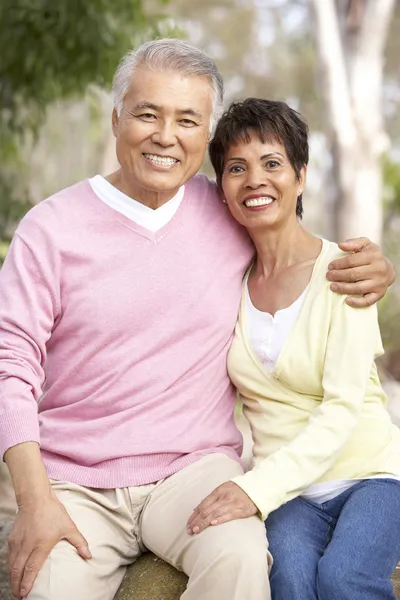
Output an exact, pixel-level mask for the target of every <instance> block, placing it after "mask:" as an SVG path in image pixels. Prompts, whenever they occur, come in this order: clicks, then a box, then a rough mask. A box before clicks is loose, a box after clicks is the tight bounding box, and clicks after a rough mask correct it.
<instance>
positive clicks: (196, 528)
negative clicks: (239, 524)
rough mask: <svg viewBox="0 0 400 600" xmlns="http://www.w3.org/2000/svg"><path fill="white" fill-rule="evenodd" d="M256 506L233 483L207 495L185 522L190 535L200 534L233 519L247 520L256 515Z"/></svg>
mask: <svg viewBox="0 0 400 600" xmlns="http://www.w3.org/2000/svg"><path fill="white" fill-rule="evenodd" d="M257 512H258V509H257V506H256V505H255V504H254V502H252V500H250V498H249V497H248V495H247V494H246V493H245V492H244V491H243V490H242V488H240V487H239V486H238V485H236V483H233V481H227V482H226V483H223V484H222V485H219V486H218V487H217V488H215V490H214V491H213V492H211V494H209V495H208V496H207V497H206V498H204V500H203V501H202V502H200V504H199V505H198V507H197V508H195V509H194V511H193V513H192V516H191V517H190V519H189V520H188V522H187V531H188V533H190V534H193V533H200V532H201V531H203V530H204V529H206V528H207V527H209V525H220V524H221V523H227V522H228V521H234V520H235V519H247V517H252V516H253V515H255V514H257Z"/></svg>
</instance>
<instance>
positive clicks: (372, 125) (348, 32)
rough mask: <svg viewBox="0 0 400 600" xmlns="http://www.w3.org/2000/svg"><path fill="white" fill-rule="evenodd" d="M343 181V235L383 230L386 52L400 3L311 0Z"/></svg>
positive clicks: (339, 232) (339, 231) (339, 229)
mask: <svg viewBox="0 0 400 600" xmlns="http://www.w3.org/2000/svg"><path fill="white" fill-rule="evenodd" d="M312 4H313V7H314V13H315V17H316V18H315V23H316V29H315V33H316V38H317V46H318V54H319V60H320V66H321V75H322V77H323V80H324V86H323V91H324V95H325V99H326V107H327V113H328V118H329V122H330V127H331V133H332V148H333V158H334V161H333V162H334V170H335V171H334V179H335V181H336V184H337V198H336V211H335V213H336V217H337V222H336V237H337V238H339V239H345V238H346V237H354V236H356V235H368V236H369V237H370V238H371V239H372V240H374V241H377V242H379V241H380V238H381V231H382V191H383V186H382V166H381V165H382V156H383V153H384V152H385V151H387V149H388V145H389V142H388V137H387V136H386V134H385V131H384V126H383V114H382V90H383V67H384V48H385V43H386V38H387V35H388V31H389V25H390V20H391V16H392V14H393V12H394V8H395V0H380V1H379V2H376V1H375V0H312Z"/></svg>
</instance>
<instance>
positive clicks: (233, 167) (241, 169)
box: [229, 165, 244, 174]
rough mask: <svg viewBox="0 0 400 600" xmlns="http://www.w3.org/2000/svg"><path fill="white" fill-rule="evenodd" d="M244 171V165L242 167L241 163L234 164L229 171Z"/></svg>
mask: <svg viewBox="0 0 400 600" xmlns="http://www.w3.org/2000/svg"><path fill="white" fill-rule="evenodd" d="M243 171H244V169H243V167H241V166H240V165H232V167H230V168H229V173H233V174H235V173H242V172H243Z"/></svg>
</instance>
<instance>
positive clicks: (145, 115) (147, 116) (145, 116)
mask: <svg viewBox="0 0 400 600" xmlns="http://www.w3.org/2000/svg"><path fill="white" fill-rule="evenodd" d="M139 118H140V119H146V121H151V120H153V119H155V118H156V115H153V114H152V113H142V114H141V115H139Z"/></svg>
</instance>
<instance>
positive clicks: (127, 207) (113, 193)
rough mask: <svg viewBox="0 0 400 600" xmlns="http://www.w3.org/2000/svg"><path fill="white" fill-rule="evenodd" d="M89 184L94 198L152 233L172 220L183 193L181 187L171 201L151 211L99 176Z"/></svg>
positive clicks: (90, 180)
mask: <svg viewBox="0 0 400 600" xmlns="http://www.w3.org/2000/svg"><path fill="white" fill-rule="evenodd" d="M89 183H90V185H91V187H92V190H93V191H94V193H95V194H96V196H97V197H98V198H99V199H100V200H102V201H103V202H105V204H107V205H108V206H109V207H110V208H113V209H114V210H116V211H118V212H119V213H121V214H123V215H125V217H127V218H128V219H130V220H131V221H134V222H135V223H137V225H140V226H141V227H144V228H145V229H148V230H149V231H152V232H155V231H158V230H159V229H161V228H162V227H164V225H166V224H167V223H168V222H169V221H170V220H171V219H172V217H173V216H174V214H175V213H176V211H177V210H178V208H179V205H180V203H181V202H182V199H183V195H184V191H185V186H184V185H182V186H181V187H180V188H179V190H178V192H177V193H176V194H175V196H174V197H173V198H171V200H168V202H166V203H165V204H163V205H162V206H160V207H159V208H156V209H155V210H153V209H152V208H149V207H148V206H146V205H145V204H142V203H141V202H138V201H137V200H134V199H133V198H130V197H129V196H127V195H126V194H124V193H123V192H121V191H120V190H118V189H117V188H116V187H114V186H113V185H112V184H111V183H109V182H108V181H107V179H105V178H104V177H102V176H101V175H95V176H94V177H92V178H91V179H89Z"/></svg>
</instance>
